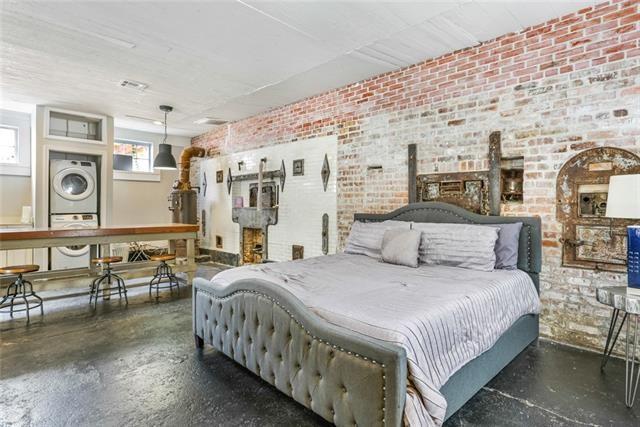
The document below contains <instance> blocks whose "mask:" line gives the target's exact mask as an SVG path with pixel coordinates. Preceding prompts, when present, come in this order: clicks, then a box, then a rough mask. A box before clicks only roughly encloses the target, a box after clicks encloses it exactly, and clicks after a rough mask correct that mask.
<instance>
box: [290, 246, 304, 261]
mask: <svg viewBox="0 0 640 427" xmlns="http://www.w3.org/2000/svg"><path fill="white" fill-rule="evenodd" d="M303 258H304V246H302V245H292V246H291V259H293V260H296V259H303Z"/></svg>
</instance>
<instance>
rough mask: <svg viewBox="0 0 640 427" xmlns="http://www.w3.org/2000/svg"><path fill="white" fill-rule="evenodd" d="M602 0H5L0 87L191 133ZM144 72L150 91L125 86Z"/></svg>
mask: <svg viewBox="0 0 640 427" xmlns="http://www.w3.org/2000/svg"><path fill="white" fill-rule="evenodd" d="M593 3H594V2H593V1H589V2H587V1H558V0H556V1H546V2H544V1H515V0H513V1H490V2H488V1H470V0H458V1H454V0H451V1H439V2H435V1H422V2H397V1H390V2H384V3H383V2H375V1H348V2H347V1H333V2H329V1H315V2H290V1H270V2H264V1H257V0H243V1H232V0H224V1H216V2H212V1H209V2H196V1H189V2H185V1H169V2H168V1H161V0H156V1H142V2H141V1H137V2H124V1H115V2H114V1H98V2H95V1H94V2H86V1H73V2H53V1H43V2H33V1H20V2H5V1H3V2H1V3H0V8H1V11H2V13H1V17H0V61H1V67H2V74H1V75H0V90H1V91H2V92H1V95H2V99H3V100H5V101H12V102H26V103H36V104H48V105H56V106H60V107H66V108H71V109H80V110H86V111H94V112H100V113H106V114H110V115H113V116H114V117H116V123H117V125H119V126H126V127H132V128H136V129H139V130H151V131H155V132H161V131H162V128H161V127H160V126H157V125H153V124H152V123H150V122H147V121H144V120H139V119H135V118H131V117H127V116H134V117H135V116H137V117H144V118H150V119H162V113H161V112H160V111H159V110H158V108H157V107H158V105H160V104H169V105H173V106H174V108H175V111H174V112H173V113H171V115H170V116H169V125H170V126H169V127H170V131H171V133H174V134H178V135H187V136H193V135H197V134H201V133H203V132H205V131H207V130H209V129H210V128H211V126H206V125H195V124H194V123H193V122H194V120H197V119H199V118H202V117H205V116H210V117H216V118H223V119H226V120H230V121H231V120H237V119H240V118H244V117H248V116H251V115H254V114H256V113H259V112H262V111H265V110H268V109H270V108H273V107H276V106H279V105H283V104H287V103H290V102H293V101H296V100H299V99H302V98H305V97H307V96H310V95H314V94H317V93H320V92H323V91H326V90H329V89H332V88H336V87H340V86H343V85H345V84H348V83H351V82H355V81H358V80H362V79H365V78H367V77H371V76H374V75H376V74H380V73H383V72H386V71H390V70H394V69H397V68H401V67H404V66H406V65H410V64H413V63H416V62H420V61H422V60H424V59H426V58H430V57H436V56H439V55H442V54H444V53H447V52H450V51H453V50H456V49H461V48H464V47H468V46H473V45H476V44H478V43H479V42H481V41H484V40H488V39H492V38H494V37H497V36H500V35H502V34H505V33H509V32H516V31H520V30H521V29H523V28H525V27H528V26H531V25H534V24H538V23H541V22H544V21H546V20H548V19H550V18H553V17H557V16H561V15H564V14H566V13H569V12H573V11H576V10H578V9H580V8H582V7H584V6H586V5H592V4H593ZM125 79H130V80H136V81H140V82H143V83H146V84H148V85H149V87H148V88H147V89H146V90H145V91H143V92H140V91H137V90H135V89H128V88H122V87H120V86H119V82H120V81H122V80H125Z"/></svg>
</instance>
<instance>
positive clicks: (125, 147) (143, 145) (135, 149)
mask: <svg viewBox="0 0 640 427" xmlns="http://www.w3.org/2000/svg"><path fill="white" fill-rule="evenodd" d="M152 159H153V144H151V143H149V142H138V141H123V140H117V141H115V142H114V144H113V168H114V169H115V170H120V171H133V172H153V163H152Z"/></svg>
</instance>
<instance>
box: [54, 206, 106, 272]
mask: <svg viewBox="0 0 640 427" xmlns="http://www.w3.org/2000/svg"><path fill="white" fill-rule="evenodd" d="M96 227H98V215H96V214H67V215H51V228H56V229H60V228H73V229H78V228H96ZM89 257H90V255H89V245H77V246H64V247H60V248H51V269H52V270H63V269H67V268H82V267H88V266H89Z"/></svg>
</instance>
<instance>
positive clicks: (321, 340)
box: [197, 288, 387, 424]
mask: <svg viewBox="0 0 640 427" xmlns="http://www.w3.org/2000/svg"><path fill="white" fill-rule="evenodd" d="M197 292H198V293H200V292H201V293H203V294H206V295H207V296H208V297H209V298H211V300H210V305H213V300H214V299H215V300H216V301H225V300H228V299H231V298H232V297H233V296H235V295H238V294H255V295H258V296H260V297H263V298H266V299H268V300H269V301H271V302H272V303H274V304H276V305H277V306H278V307H280V308H281V309H282V310H284V311H285V312H286V313H287V314H288V315H289V317H290V318H291V319H292V320H293V321H294V322H295V323H296V324H297V325H298V326H299V327H300V328H302V330H303V331H304V332H305V333H306V334H307V336H309V337H311V338H312V339H313V340H314V341H318V342H319V343H322V344H326V345H328V346H330V347H331V348H333V349H334V350H339V351H340V352H342V353H346V354H348V355H350V356H355V357H357V358H359V359H362V360H364V361H367V362H370V363H372V364H374V365H379V366H380V367H382V368H383V369H384V368H385V367H386V366H385V364H384V363H380V362H378V361H377V360H375V359H372V358H369V357H366V356H363V355H361V354H358V353H355V352H352V351H349V350H346V349H345V348H343V347H339V346H337V345H335V344H332V343H331V342H329V341H327V340H323V339H321V338H318V337H317V336H315V335H313V334H312V333H311V332H310V331H309V330H308V329H307V328H306V327H305V326H304V325H303V324H302V322H300V321H299V320H298V319H296V317H295V316H294V315H293V314H292V313H291V312H290V311H289V310H288V309H287V308H286V307H284V306H283V305H282V304H280V302H278V301H277V300H275V299H273V298H272V297H270V296H269V295H266V294H264V293H262V292H257V291H252V290H238V291H235V292H232V293H230V294H229V295H226V296H224V297H219V296H216V295H213V294H212V293H210V292H208V291H206V290H204V289H202V288H198V289H197ZM230 314H231V315H233V311H231V313H230ZM205 316H206V314H205ZM205 320H208V318H207V317H205ZM203 334H204V333H203ZM382 384H383V385H382V390H383V391H384V393H383V397H382V413H383V417H382V423H383V424H385V417H384V413H385V412H386V400H387V396H386V394H387V393H386V390H387V387H386V384H387V377H386V374H385V373H384V371H383V373H382Z"/></svg>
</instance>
